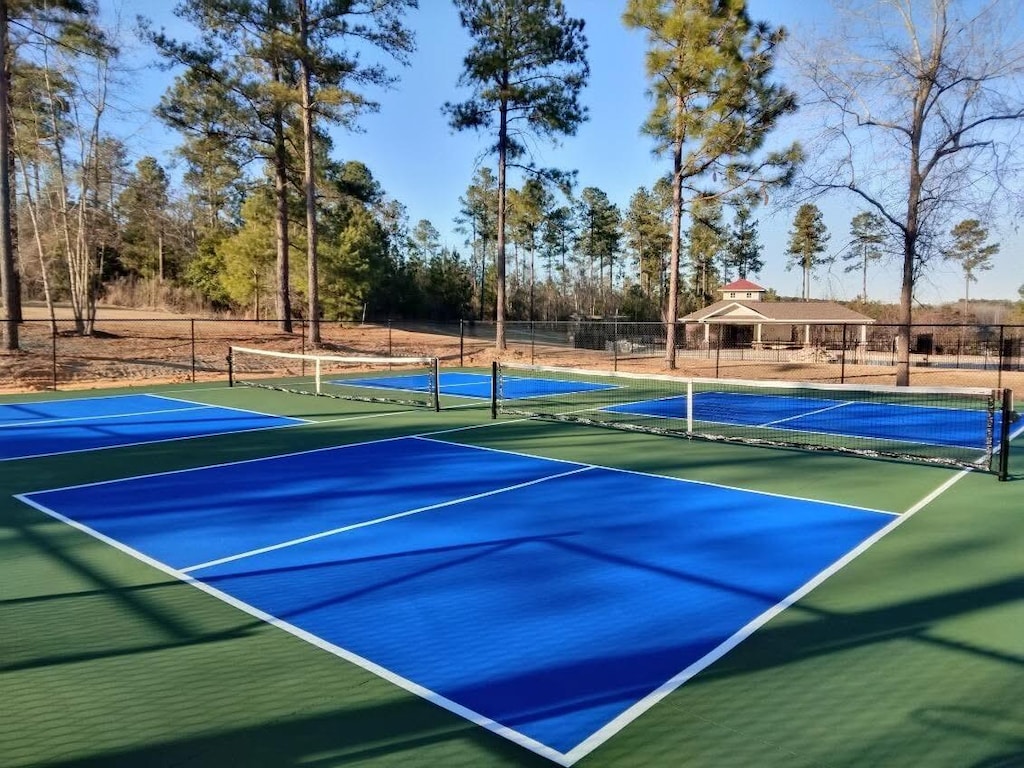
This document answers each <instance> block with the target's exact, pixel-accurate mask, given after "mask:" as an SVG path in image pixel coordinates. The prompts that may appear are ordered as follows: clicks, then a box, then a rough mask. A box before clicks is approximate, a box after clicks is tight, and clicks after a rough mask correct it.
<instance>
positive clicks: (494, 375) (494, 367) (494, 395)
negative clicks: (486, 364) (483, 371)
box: [491, 360, 500, 419]
mask: <svg viewBox="0 0 1024 768" xmlns="http://www.w3.org/2000/svg"><path fill="white" fill-rule="evenodd" d="M499 373H500V371H499V370H498V361H497V360H495V361H494V362H492V363H491V418H492V419H496V418H498V375H499Z"/></svg>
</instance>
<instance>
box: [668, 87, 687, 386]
mask: <svg viewBox="0 0 1024 768" xmlns="http://www.w3.org/2000/svg"><path fill="white" fill-rule="evenodd" d="M677 108H678V109H680V110H682V108H683V104H682V100H681V99H680V100H679V102H678V104H677ZM682 235H683V139H682V137H681V136H677V137H676V141H675V143H674V144H673V147H672V249H671V251H670V254H669V265H668V301H667V302H666V307H665V367H666V368H667V369H669V370H670V371H671V370H675V367H676V317H677V316H678V314H679V252H680V250H681V241H682Z"/></svg>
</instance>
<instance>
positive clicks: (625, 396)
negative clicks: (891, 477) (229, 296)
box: [494, 363, 1009, 469]
mask: <svg viewBox="0 0 1024 768" xmlns="http://www.w3.org/2000/svg"><path fill="white" fill-rule="evenodd" d="M494 393H495V403H494V410H495V413H504V414H512V415H518V416H528V417H539V418H547V419H557V420H561V421H574V422H583V423H587V424H595V425H599V426H605V427H613V428H617V429H628V430H640V431H645V432H654V433H660V434H672V435H680V436H685V437H696V438H703V439H709V440H727V441H735V442H743V443H753V444H761V445H774V446H780V447H792V448H804V449H813V450H827V451H837V452H844V453H856V454H860V455H865V456H876V457H882V456H884V457H892V458H898V459H903V460H909V461H918V462H927V463H938V464H946V465H950V466H958V467H965V468H966V467H970V468H980V467H981V468H989V469H990V468H991V467H992V459H993V455H994V452H995V450H996V448H997V446H998V442H999V435H1000V426H1001V423H1002V421H1003V420H1005V419H1007V418H1009V414H1004V413H1003V412H1002V407H1001V404H1002V392H1001V391H999V390H991V389H980V388H952V387H941V388H939V387H931V388H924V387H893V386H860V387H858V386H851V385H836V384H832V385H829V384H810V383H798V382H781V381H777V382H763V381H741V380H730V379H693V378H690V379H687V378H680V377H675V376H665V375H657V374H652V375H641V374H631V373H612V372H608V371H593V370H577V369H569V368H556V367H550V366H532V365H530V366H527V365H509V364H506V363H500V364H497V365H496V366H495V383H494Z"/></svg>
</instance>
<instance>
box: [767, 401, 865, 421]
mask: <svg viewBox="0 0 1024 768" xmlns="http://www.w3.org/2000/svg"><path fill="white" fill-rule="evenodd" d="M852 404H853V401H852V400H850V401H848V402H845V403H836V404H835V405H826V406H825V407H824V408H816V409H815V410H813V411H807V412H806V413H798V414H796V415H795V416H787V417H786V418H784V419H775V420H774V421H766V422H765V423H764V424H758V425H757V426H759V427H770V426H772V425H773V424H785V423H786V422H787V421H793V419H802V418H804V417H806V416H813V415H814V414H816V413H826V412H827V411H834V410H835V409H836V408H843V407H845V406H847V405H852Z"/></svg>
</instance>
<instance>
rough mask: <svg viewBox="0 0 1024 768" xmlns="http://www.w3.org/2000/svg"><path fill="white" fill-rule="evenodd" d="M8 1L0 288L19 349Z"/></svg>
mask: <svg viewBox="0 0 1024 768" xmlns="http://www.w3.org/2000/svg"><path fill="white" fill-rule="evenodd" d="M7 42H8V40H7V1H6V0H0V288H2V290H3V302H2V307H0V309H2V311H3V316H4V321H3V324H4V325H3V329H4V330H3V346H4V349H6V350H11V351H13V350H16V349H18V315H19V314H20V306H21V300H20V298H21V297H20V296H19V293H18V280H17V276H16V270H15V268H14V242H13V240H12V238H11V224H12V219H13V212H12V210H11V174H10V146H11V137H10V127H11V123H10V107H11V104H10V89H9V86H10V79H9V78H10V64H9V61H8V54H7Z"/></svg>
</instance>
